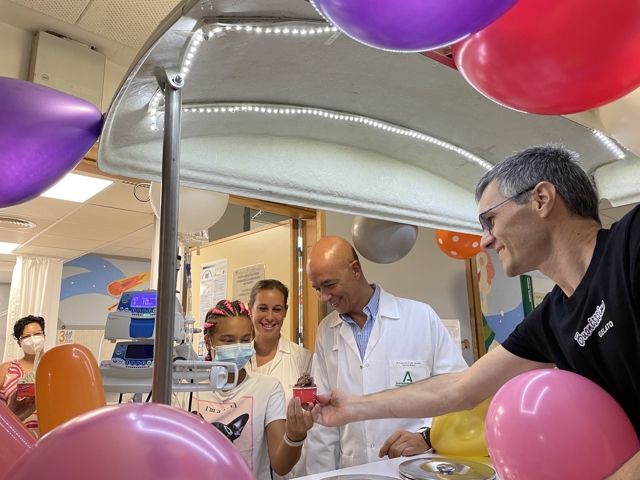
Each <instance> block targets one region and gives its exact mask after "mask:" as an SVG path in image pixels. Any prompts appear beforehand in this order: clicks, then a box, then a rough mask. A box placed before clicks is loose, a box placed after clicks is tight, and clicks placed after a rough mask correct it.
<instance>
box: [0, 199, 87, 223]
mask: <svg viewBox="0 0 640 480" xmlns="http://www.w3.org/2000/svg"><path fill="white" fill-rule="evenodd" d="M80 206H81V204H80V203H76V202H68V201H66V200H58V199H55V198H45V197H37V198H34V199H33V200H30V201H28V202H26V203H22V204H20V205H15V206H13V207H8V208H0V215H10V216H14V217H15V216H19V217H23V218H26V219H27V220H29V217H30V216H31V215H33V216H34V217H38V218H48V219H52V220H58V219H61V218H62V217H64V216H65V215H67V214H69V213H71V212H73V211H74V210H76V209H78V208H80ZM36 223H38V222H36Z"/></svg>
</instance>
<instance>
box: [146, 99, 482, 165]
mask: <svg viewBox="0 0 640 480" xmlns="http://www.w3.org/2000/svg"><path fill="white" fill-rule="evenodd" d="M182 111H183V113H188V114H192V113H196V114H201V113H204V114H236V113H241V114H254V115H255V114H258V115H283V116H287V115H298V116H311V117H318V118H322V119H328V120H331V121H334V122H351V123H360V124H362V125H366V126H367V127H370V128H375V129H378V130H382V131H385V132H388V133H391V134H395V135H400V136H404V137H408V138H414V139H416V140H419V141H422V142H426V143H430V144H433V145H437V146H439V147H442V148H444V149H447V150H451V151H452V152H455V153H457V154H458V155H460V156H462V157H464V158H465V159H466V160H469V161H472V162H474V163H476V164H478V165H480V166H481V167H482V168H484V169H486V170H490V169H491V168H493V164H491V163H489V162H487V161H486V160H484V159H483V158H480V157H478V156H477V155H474V154H473V153H471V152H469V151H467V150H465V149H463V148H460V147H458V146H456V145H453V144H451V143H449V142H445V141H444V140H440V139H439V138H435V137H432V136H431V135H427V134H426V133H422V132H418V131H416V130H412V129H410V128H406V127H402V126H400V125H396V124H393V123H389V122H384V121H382V120H376V119H373V118H369V117H364V116H362V115H354V114H351V113H345V112H338V111H335V110H327V109H323V108H312V107H303V106H299V105H275V104H270V103H209V104H204V103H199V104H192V105H186V104H185V105H183V109H182ZM161 115H162V113H160V114H158V117H159V116H161ZM154 128H157V127H154Z"/></svg>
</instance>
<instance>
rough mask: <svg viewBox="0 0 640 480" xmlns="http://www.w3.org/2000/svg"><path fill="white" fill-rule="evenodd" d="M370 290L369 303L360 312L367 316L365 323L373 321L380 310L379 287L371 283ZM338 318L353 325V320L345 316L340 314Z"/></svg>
mask: <svg viewBox="0 0 640 480" xmlns="http://www.w3.org/2000/svg"><path fill="white" fill-rule="evenodd" d="M371 288H373V295H371V299H370V300H369V303H367V304H366V305H365V307H364V308H363V309H362V312H363V313H364V314H365V315H366V316H367V321H368V320H369V319H375V318H376V317H377V316H378V311H379V310H380V286H378V285H376V284H375V283H372V284H371ZM340 318H341V319H342V320H344V321H345V322H347V323H354V322H353V319H352V318H351V317H350V316H349V315H347V314H341V315H340Z"/></svg>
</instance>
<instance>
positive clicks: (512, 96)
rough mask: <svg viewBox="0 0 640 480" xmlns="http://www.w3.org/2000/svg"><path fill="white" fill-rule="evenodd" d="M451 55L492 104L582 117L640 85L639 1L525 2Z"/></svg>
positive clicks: (553, 0) (526, 110) (529, 0)
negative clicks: (581, 114)
mask: <svg viewBox="0 0 640 480" xmlns="http://www.w3.org/2000/svg"><path fill="white" fill-rule="evenodd" d="M453 54H454V60H455V63H456V65H457V67H458V70H460V72H461V73H462V75H463V76H464V77H465V79H466V80H467V81H468V82H469V83H470V84H471V85H473V87H474V88H476V89H477V90H478V91H479V92H481V93H482V94H483V95H486V96H487V97H489V98H490V99H491V100H493V101H494V102H497V103H499V104H502V105H505V106H507V107H510V108H513V109H516V110H520V111H523V112H528V113H537V114H542V115H564V114H569V113H577V112H583V111H585V110H589V109H592V108H596V107H599V106H601V105H604V104H607V103H610V102H612V101H614V100H616V99H618V98H620V97H622V96H624V95H626V94H627V93H629V92H631V91H632V90H634V89H635V88H637V87H638V86H639V85H640V2H638V1H637V0H614V1H611V0H590V1H589V2H584V1H583V0H562V1H559V0H520V1H519V2H518V3H517V4H516V5H515V6H514V7H513V8H512V9H511V10H509V11H508V12H507V13H506V14H505V15H503V16H502V17H501V18H499V19H498V20H496V21H495V22H494V23H492V24H491V25H489V26H488V27H487V28H485V29H484V30H481V31H480V32H478V33H476V34H474V35H471V36H470V37H468V38H467V39H465V40H463V41H461V42H460V43H458V44H457V45H455V46H454V47H453Z"/></svg>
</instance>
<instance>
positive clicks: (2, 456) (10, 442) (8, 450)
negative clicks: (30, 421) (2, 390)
mask: <svg viewBox="0 0 640 480" xmlns="http://www.w3.org/2000/svg"><path fill="white" fill-rule="evenodd" d="M35 443H36V437H34V436H33V435H32V434H31V432H30V431H29V430H28V429H27V427H25V426H24V425H23V424H22V422H21V421H20V420H18V417H16V416H15V415H14V414H13V412H12V411H11V410H9V407H7V406H6V405H5V404H4V403H2V402H0V445H2V448H0V478H5V475H6V473H7V472H8V471H9V470H10V469H11V467H12V466H13V465H14V464H16V463H18V460H20V457H21V456H22V455H23V454H24V453H26V451H27V450H29V449H30V448H31V447H32V446H33V444H35ZM7 478H8V477H7Z"/></svg>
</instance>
